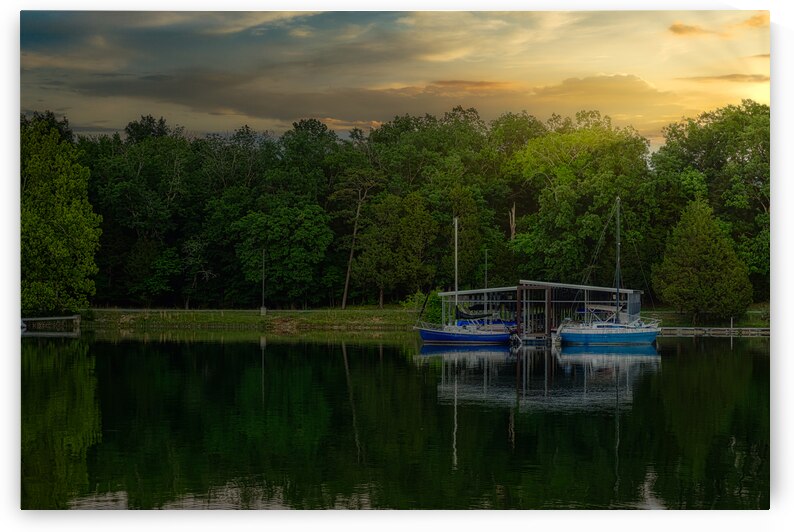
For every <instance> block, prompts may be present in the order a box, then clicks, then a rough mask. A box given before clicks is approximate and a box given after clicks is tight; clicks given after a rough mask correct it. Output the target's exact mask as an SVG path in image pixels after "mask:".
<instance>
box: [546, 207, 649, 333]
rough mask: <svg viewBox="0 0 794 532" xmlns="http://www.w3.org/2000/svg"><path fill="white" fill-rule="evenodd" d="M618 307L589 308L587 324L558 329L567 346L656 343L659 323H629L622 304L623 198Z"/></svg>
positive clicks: (567, 323) (573, 323)
mask: <svg viewBox="0 0 794 532" xmlns="http://www.w3.org/2000/svg"><path fill="white" fill-rule="evenodd" d="M616 209H617V229H616V235H617V237H616V250H615V257H616V260H615V305H614V306H609V305H591V306H589V307H587V308H586V309H585V310H586V317H585V320H584V321H571V320H566V321H564V322H563V323H562V324H561V325H560V326H559V327H558V328H557V336H558V337H559V338H560V340H561V342H562V344H563V345H566V344H567V345H644V344H653V343H655V342H656V337H657V335H658V334H659V331H660V329H659V320H647V321H643V320H641V319H640V318H639V317H637V318H635V319H631V320H630V319H629V315H628V313H625V312H621V310H622V307H621V303H620V198H617V203H616Z"/></svg>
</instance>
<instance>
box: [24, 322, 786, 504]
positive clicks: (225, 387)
mask: <svg viewBox="0 0 794 532" xmlns="http://www.w3.org/2000/svg"><path fill="white" fill-rule="evenodd" d="M21 393H22V441H21V446H22V448H21V451H22V467H21V472H22V479H21V506H22V508H26V509H43V508H63V509H66V508H85V509H88V508H128V509H151V508H162V509H204V508H207V509H209V508H241V509H242V508H246V509H247V508H257V509H258V508H262V509H265V508H268V509H269V508H273V509H283V508H294V509H319V508H356V509H357V508H384V509H385V508H393V509H469V508H472V509H489V508H493V509H578V508H588V509H595V508H675V509H690V508H691V509H709V508H715V509H733V508H735V509H764V508H769V504H770V493H769V491H770V388H769V339H768V338H734V339H732V340H731V339H729V338H699V339H695V338H667V337H664V338H660V339H659V348H658V351H657V350H650V351H649V350H643V349H640V350H636V349H623V350H622V351H620V352H615V351H614V350H612V351H603V352H592V351H589V352H583V351H581V350H575V349H574V350H571V349H562V350H560V349H533V348H524V349H522V350H520V351H510V350H507V349H497V348H489V349H457V350H454V349H453V350H444V349H439V348H434V349H427V348H424V349H423V348H421V346H420V345H419V343H418V340H417V338H416V337H415V336H414V335H412V334H383V335H372V336H362V335H357V336H349V337H347V338H346V337H344V336H338V335H328V336H324V335H317V334H315V335H312V337H311V338H304V339H289V338H285V337H280V338H279V337H271V336H263V337H259V336H249V335H246V334H236V335H231V334H229V335H224V334H221V333H218V334H214V335H211V334H207V335H191V334H185V335H183V336H180V335H177V334H174V335H170V334H167V333H166V334H162V335H152V336H140V337H135V338H121V337H112V336H93V335H84V336H83V337H82V338H78V339H73V338H24V339H23V340H22V387H21Z"/></svg>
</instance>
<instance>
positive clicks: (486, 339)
mask: <svg viewBox="0 0 794 532" xmlns="http://www.w3.org/2000/svg"><path fill="white" fill-rule="evenodd" d="M458 310H459V309H458V219H457V218H455V312H456V313H458ZM473 317H474V316H470V315H466V316H464V318H467V319H464V320H462V322H457V321H456V322H455V323H453V324H450V325H431V324H428V323H423V322H419V324H417V325H416V326H415V327H414V329H416V330H417V331H419V336H420V337H421V338H422V341H423V342H425V343H433V344H505V345H506V344H508V343H510V330H509V329H508V328H507V326H506V325H505V324H503V323H500V324H494V323H493V322H492V321H489V320H481V319H479V318H481V317H479V316H478V317H476V318H477V319H471V318H473ZM455 319H457V316H456V317H455Z"/></svg>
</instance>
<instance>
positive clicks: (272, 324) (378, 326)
mask: <svg viewBox="0 0 794 532" xmlns="http://www.w3.org/2000/svg"><path fill="white" fill-rule="evenodd" d="M81 315H82V327H83V329H85V330H99V331H102V330H116V331H165V330H223V331H258V332H267V333H276V334H285V335H286V334H294V333H296V332H301V333H304V332H308V331H371V332H378V331H409V330H411V327H412V326H413V325H414V324H415V322H416V318H417V313H416V311H413V310H409V309H406V308H404V307H400V306H396V305H394V306H390V307H385V308H383V309H380V308H378V307H377V306H372V307H349V308H347V309H345V310H342V309H339V308H335V309H334V308H330V309H329V308H326V309H312V310H270V309H268V310H267V312H266V313H265V315H261V314H260V311H259V310H258V309H256V310H254V309H248V310H237V309H231V310H229V309H213V310H203V309H199V310H182V309H113V308H108V309H100V308H93V309H89V310H86V311H83V312H82V313H81ZM642 316H643V317H644V318H658V319H661V320H662V326H663V327H691V326H692V319H691V316H690V315H688V314H680V313H678V312H676V311H675V310H674V309H671V308H665V307H657V308H655V309H653V310H643V312H642ZM769 323H770V311H769V305H768V304H766V303H764V304H756V305H753V306H752V307H751V308H750V310H748V312H747V313H746V314H745V315H744V316H741V317H738V318H736V319H734V321H733V326H734V327H735V328H753V327H758V328H768V327H769ZM730 325H731V321H730V319H727V320H725V319H722V320H720V319H714V318H710V317H708V316H705V317H703V318H701V320H700V322H699V323H698V326H699V327H730Z"/></svg>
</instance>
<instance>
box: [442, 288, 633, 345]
mask: <svg viewBox="0 0 794 532" xmlns="http://www.w3.org/2000/svg"><path fill="white" fill-rule="evenodd" d="M618 295H619V297H620V302H619V304H620V312H621V313H625V314H627V317H628V320H629V321H633V320H634V319H637V318H639V317H640V299H641V296H642V290H630V289H626V288H621V289H620V290H619V291H618V290H616V289H615V288H614V287H611V288H609V287H603V286H589V285H577V284H565V283H549V282H544V281H525V280H521V281H519V282H518V285H517V286H503V287H497V288H481V289H476V290H458V291H457V292H455V291H451V292H440V293H439V296H440V298H441V313H442V320H441V322H442V323H444V324H448V323H453V322H454V321H456V320H459V319H466V318H469V317H472V316H482V315H489V316H494V317H496V318H498V319H501V320H504V321H506V322H515V324H516V328H517V332H518V335H519V336H520V337H521V338H522V340H525V341H532V340H545V339H547V338H549V337H550V336H551V334H552V333H553V332H554V331H556V329H557V327H558V326H559V324H560V323H562V321H563V320H564V319H566V318H570V319H573V320H577V319H582V317H583V315H584V313H585V312H586V309H599V308H600V309H603V310H605V311H609V310H611V311H614V309H615V306H616V305H615V300H616V298H617V296H618Z"/></svg>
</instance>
